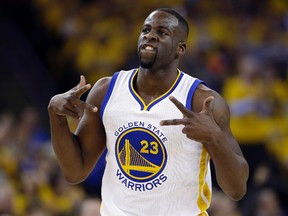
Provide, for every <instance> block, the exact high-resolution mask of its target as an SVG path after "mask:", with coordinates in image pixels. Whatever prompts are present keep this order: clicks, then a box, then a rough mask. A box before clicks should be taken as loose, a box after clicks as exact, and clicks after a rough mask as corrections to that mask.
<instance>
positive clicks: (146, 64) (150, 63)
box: [138, 53, 157, 69]
mask: <svg viewBox="0 0 288 216" xmlns="http://www.w3.org/2000/svg"><path fill="white" fill-rule="evenodd" d="M138 57H139V64H140V66H141V67H142V68H146V69H150V68H152V67H153V65H154V64H155V62H156V57H157V53H156V55H155V56H154V57H153V58H152V59H150V60H149V61H147V60H145V61H144V60H143V59H142V58H141V55H140V53H139V54H138Z"/></svg>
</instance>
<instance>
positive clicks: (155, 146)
mask: <svg viewBox="0 0 288 216" xmlns="http://www.w3.org/2000/svg"><path fill="white" fill-rule="evenodd" d="M115 152H116V159H117V163H118V165H119V167H120V169H121V171H122V172H123V173H124V175H125V176H126V177H127V178H129V179H130V180H132V181H136V182H146V181H150V180H152V179H154V178H156V177H157V176H158V175H159V174H160V173H161V172H162V170H163V169H164V167H165V165H166V161H167V153H166V149H165V146H164V144H163V143H162V142H161V140H160V139H159V138H158V137H157V136H156V135H155V134H154V133H153V132H152V131H150V130H148V129H146V128H131V129H128V130H126V131H124V132H123V133H122V134H121V135H120V136H119V137H118V139H117V140H116V151H115Z"/></svg>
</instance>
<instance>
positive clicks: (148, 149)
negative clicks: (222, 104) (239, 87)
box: [100, 69, 211, 216]
mask: <svg viewBox="0 0 288 216" xmlns="http://www.w3.org/2000/svg"><path fill="white" fill-rule="evenodd" d="M137 73H138V70H137V69H134V70H129V71H121V72H117V73H115V74H114V76H113V77H112V80H111V84H110V86H109V88H108V91H107V94H106V96H105V98H104V101H103V104H102V107H101V110H100V112H101V117H102V121H103V124H104V126H105V130H106V133H107V149H108V152H107V156H106V168H105V172H104V176H103V182H102V207H101V214H102V216H176V215H177V216H196V215H207V213H206V210H207V208H208V207H209V204H210V201H211V176H210V165H209V160H210V157H209V155H208V153H207V151H206V150H205V149H204V148H203V145H202V144H201V143H198V142H195V141H193V140H190V139H188V138H187V137H186V136H185V135H184V134H183V133H182V129H183V125H179V126H160V124H159V122H160V121H161V120H167V119H178V118H179V119H181V118H183V114H182V113H181V112H180V111H179V110H178V109H177V107H176V106H175V105H174V104H173V103H172V102H171V101H170V100H169V98H168V96H169V95H173V96H174V97H175V98H177V99H178V100H179V101H180V102H181V103H183V104H184V105H185V106H186V107H187V108H188V109H191V101H192V97H193V93H194V91H195V89H196V88H197V86H198V85H199V83H201V81H200V80H198V79H195V78H193V77H191V76H189V75H187V74H185V73H184V72H181V71H178V76H177V79H176V80H175V82H174V84H173V85H172V86H171V88H170V89H169V90H168V91H167V92H166V93H164V94H163V95H161V96H160V97H158V98H156V99H155V100H153V101H152V102H150V103H149V104H145V103H144V101H143V100H142V99H141V97H140V96H139V95H138V94H137V92H136V91H135V89H134V88H133V80H134V79H135V77H136V75H137Z"/></svg>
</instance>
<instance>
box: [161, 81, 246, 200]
mask: <svg viewBox="0 0 288 216" xmlns="http://www.w3.org/2000/svg"><path fill="white" fill-rule="evenodd" d="M199 88H200V89H199ZM199 88H198V89H197V91H196V92H197V93H196V92H195V94H197V95H194V98H196V99H194V101H195V102H193V106H192V107H196V108H193V110H188V109H187V108H186V107H185V106H184V105H183V104H181V103H180V102H179V101H178V100H177V99H176V98H174V97H170V100H171V101H172V102H173V103H174V104H175V105H176V107H177V108H178V109H179V110H180V111H181V112H182V113H183V118H182V119H172V120H163V121H161V122H160V124H161V125H180V124H181V125H184V128H183V130H182V132H183V133H184V134H186V136H187V138H189V139H192V140H195V141H198V142H200V143H202V144H203V145H204V147H205V149H206V150H207V151H208V153H209V154H210V157H211V159H212V161H213V163H214V165H215V172H216V179H217V182H218V185H219V186H220V187H221V189H222V190H223V191H224V193H225V194H226V195H227V196H229V197H230V198H232V199H233V200H240V199H241V198H242V197H243V196H244V195H245V193H246V190H247V188H246V186H247V185H246V183H247V180H248V173H249V167H248V164H247V161H246V160H245V158H244V157H243V154H242V151H241V149H240V146H239V144H238V143H237V141H236V140H235V138H234V136H233V134H232V132H231V129H230V111H229V107H228V105H227V104H226V102H225V101H224V99H223V98H222V97H221V96H220V95H219V94H218V93H216V92H214V91H212V90H210V89H208V88H207V87H204V86H201V87H199ZM203 101H204V102H203ZM200 103H201V105H202V104H203V105H202V110H201V109H200V110H197V106H198V107H199V104H200Z"/></svg>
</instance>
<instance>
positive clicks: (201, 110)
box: [48, 11, 249, 200]
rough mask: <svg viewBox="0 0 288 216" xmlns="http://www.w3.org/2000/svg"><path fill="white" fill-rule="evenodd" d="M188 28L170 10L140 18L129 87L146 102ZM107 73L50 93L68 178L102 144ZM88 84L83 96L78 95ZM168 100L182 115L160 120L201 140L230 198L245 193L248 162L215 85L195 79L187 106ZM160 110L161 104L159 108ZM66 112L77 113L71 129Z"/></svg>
mask: <svg viewBox="0 0 288 216" xmlns="http://www.w3.org/2000/svg"><path fill="white" fill-rule="evenodd" d="M186 40H187V32H186V31H185V29H184V28H183V26H181V25H179V23H178V20H177V19H176V17H174V16H173V15H172V14H170V13H167V12H164V11H154V12H152V13H151V14H150V15H149V16H148V17H147V19H146V20H145V22H144V24H143V27H142V31H141V33H140V36H139V40H138V55H139V61H140V67H139V72H138V76H137V77H136V79H135V83H134V88H135V90H136V91H137V93H138V94H139V95H140V97H141V98H142V100H143V101H144V102H145V103H146V105H147V104H149V103H150V102H151V101H152V100H154V99H155V98H157V97H159V96H160V95H162V94H163V93H164V92H166V91H167V90H168V89H169V88H170V87H171V85H172V84H173V82H174V81H175V79H176V77H177V68H178V64H179V60H180V58H181V56H183V55H184V54H185V52H186ZM110 80H111V77H104V78H102V79H100V80H98V81H97V82H96V83H95V85H94V86H93V87H92V89H91V90H90V88H91V85H90V84H86V81H85V78H84V76H81V78H80V82H79V84H78V85H77V86H75V87H74V88H72V89H71V90H69V91H67V92H65V93H63V94H58V95H55V96H54V97H53V98H52V99H51V100H50V103H49V105H48V113H49V117H50V126H51V137H52V143H53V148H54V151H55V154H56V157H57V159H58V161H59V164H60V167H61V169H62V171H63V173H64V175H65V177H66V179H67V181H68V182H70V183H79V182H81V181H83V180H84V179H85V178H87V176H88V175H89V174H90V172H91V171H92V170H93V167H94V166H95V164H96V162H97V160H98V158H99V157H100V155H101V153H102V152H103V150H104V149H105V147H106V136H109V135H108V134H107V135H106V134H105V130H104V126H103V124H102V121H101V118H100V112H97V110H98V109H99V108H100V107H101V104H102V101H103V98H104V96H105V93H106V91H107V89H108V86H109V83H110ZM88 90H90V92H89V94H88V97H87V99H86V102H84V101H82V100H81V96H82V95H83V94H84V93H85V92H87V91H88ZM170 100H171V103H174V104H175V106H176V107H177V108H178V109H179V110H180V111H181V112H182V113H183V118H182V119H163V121H161V125H162V126H166V127H173V125H179V124H180V125H184V128H183V131H182V132H183V133H184V134H185V135H186V136H187V137H188V138H189V139H193V140H196V141H198V142H201V143H203V145H204V147H205V148H206V149H207V151H208V153H209V154H210V157H211V159H212V161H213V163H214V165H215V171H216V178H217V182H218V184H219V186H220V187H221V189H222V190H223V191H224V193H225V194H226V195H228V196H229V197H231V198H232V199H234V200H239V199H241V198H242V197H243V196H244V195H245V193H246V182H247V179H248V169H249V168H248V164H247V162H246V160H245V158H244V157H243V155H242V152H241V149H240V147H239V145H238V143H237V142H236V140H235V138H234V136H233V134H232V133H231V129H230V111H229V108H228V106H227V104H226V102H225V101H224V100H223V98H222V97H221V96H220V95H219V94H218V93H217V92H215V91H213V90H211V89H209V88H208V87H206V86H204V85H200V86H199V87H198V88H197V89H196V91H195V93H194V96H193V100H192V101H191V103H192V107H193V108H192V110H188V109H187V108H185V106H184V105H183V104H181V103H180V102H179V101H178V100H177V99H176V98H174V97H173V96H170ZM163 111H165V110H163ZM66 116H71V117H73V118H76V119H80V122H79V125H78V127H77V130H76V132H75V134H73V133H71V131H70V130H69V126H68V123H67V120H66Z"/></svg>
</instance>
